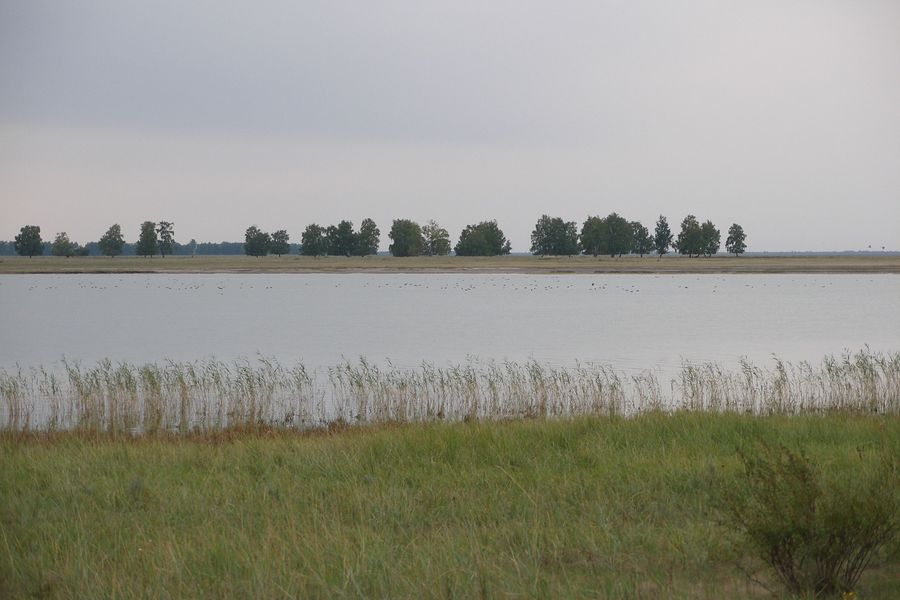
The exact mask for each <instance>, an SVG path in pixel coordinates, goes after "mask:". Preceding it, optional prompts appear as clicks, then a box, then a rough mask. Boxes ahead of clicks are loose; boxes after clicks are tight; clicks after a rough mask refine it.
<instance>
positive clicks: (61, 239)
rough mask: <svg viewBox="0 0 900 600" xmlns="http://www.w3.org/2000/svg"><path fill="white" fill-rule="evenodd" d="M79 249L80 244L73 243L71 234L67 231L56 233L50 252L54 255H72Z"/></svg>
mask: <svg viewBox="0 0 900 600" xmlns="http://www.w3.org/2000/svg"><path fill="white" fill-rule="evenodd" d="M77 250H78V244H73V243H72V241H71V240H69V236H68V234H67V233H66V232H65V231H60V232H59V233H57V234H56V239H55V240H53V245H52V246H51V247H50V254H52V255H53V256H65V257H71V256H72V255H73V254H75V252H76V251H77Z"/></svg>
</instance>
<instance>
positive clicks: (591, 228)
mask: <svg viewBox="0 0 900 600" xmlns="http://www.w3.org/2000/svg"><path fill="white" fill-rule="evenodd" d="M581 246H582V248H584V252H585V253H586V254H587V253H590V254H593V255H594V256H597V255H598V254H609V255H610V256H616V255H619V256H621V255H622V254H625V253H626V252H631V250H632V248H633V247H634V232H633V230H632V227H631V223H629V222H628V221H626V220H625V219H624V218H623V217H621V216H619V215H618V214H617V213H610V214H609V215H608V216H606V217H603V218H600V217H588V218H587V220H586V221H585V222H584V224H583V225H582V227H581Z"/></svg>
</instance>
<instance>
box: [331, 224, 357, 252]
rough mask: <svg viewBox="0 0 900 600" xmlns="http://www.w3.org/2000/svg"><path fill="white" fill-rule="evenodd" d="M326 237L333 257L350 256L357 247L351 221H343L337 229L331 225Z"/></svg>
mask: <svg viewBox="0 0 900 600" xmlns="http://www.w3.org/2000/svg"><path fill="white" fill-rule="evenodd" d="M325 237H326V239H327V243H328V254H330V255H332V256H350V255H351V254H352V253H353V249H354V247H355V246H356V234H355V233H353V223H352V222H351V221H341V222H340V223H338V225H337V227H335V226H334V225H329V226H328V229H327V230H326V232H325Z"/></svg>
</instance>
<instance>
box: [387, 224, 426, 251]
mask: <svg viewBox="0 0 900 600" xmlns="http://www.w3.org/2000/svg"><path fill="white" fill-rule="evenodd" d="M388 237H389V238H390V239H391V241H392V242H393V243H392V244H391V245H390V246H389V248H388V249H389V250H390V251H391V254H392V255H394V256H419V255H420V254H422V251H423V250H424V249H425V238H423V237H422V228H421V227H419V224H418V223H416V222H415V221H410V220H409V219H394V223H393V224H392V225H391V231H390V233H388Z"/></svg>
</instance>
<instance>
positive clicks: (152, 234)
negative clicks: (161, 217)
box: [134, 221, 156, 256]
mask: <svg viewBox="0 0 900 600" xmlns="http://www.w3.org/2000/svg"><path fill="white" fill-rule="evenodd" d="M134 253H135V254H137V255H138V256H153V255H154V254H156V223H154V222H153V221H144V222H143V223H141V235H140V236H139V237H138V241H137V244H136V245H135V247H134Z"/></svg>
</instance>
